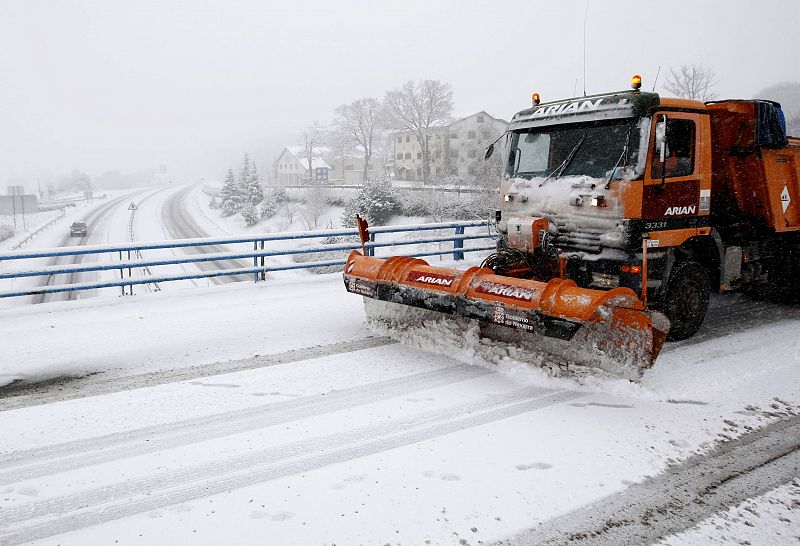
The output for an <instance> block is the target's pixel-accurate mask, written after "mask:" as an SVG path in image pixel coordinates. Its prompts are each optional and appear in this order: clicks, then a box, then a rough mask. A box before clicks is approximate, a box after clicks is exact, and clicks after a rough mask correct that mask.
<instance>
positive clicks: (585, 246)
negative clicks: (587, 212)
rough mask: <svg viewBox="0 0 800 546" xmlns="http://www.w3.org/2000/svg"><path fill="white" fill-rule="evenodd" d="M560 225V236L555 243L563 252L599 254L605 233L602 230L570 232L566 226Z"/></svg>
mask: <svg viewBox="0 0 800 546" xmlns="http://www.w3.org/2000/svg"><path fill="white" fill-rule="evenodd" d="M557 225H558V236H556V239H555V243H556V246H557V247H558V248H561V249H563V250H579V251H582V252H591V253H595V254H596V253H599V252H600V250H601V248H602V245H601V244H600V237H601V236H602V235H603V233H605V231H604V230H602V229H597V228H594V229H593V228H587V227H581V228H580V231H578V230H574V231H570V230H569V228H568V227H567V225H566V224H561V223H559V224H557Z"/></svg>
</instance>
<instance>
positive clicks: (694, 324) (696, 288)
mask: <svg viewBox="0 0 800 546" xmlns="http://www.w3.org/2000/svg"><path fill="white" fill-rule="evenodd" d="M710 292H711V289H710V286H709V282H708V273H707V272H706V270H705V268H704V267H703V266H701V265H700V264H698V263H697V262H691V261H687V262H678V263H677V264H675V267H674V269H673V270H672V275H671V276H670V279H669V282H668V284H667V293H666V299H665V301H664V309H663V311H664V314H665V315H667V318H668V319H669V321H670V323H671V327H670V330H669V335H668V336H667V339H668V340H669V341H680V340H682V339H686V338H690V337H692V336H693V335H694V334H695V333H696V332H697V330H699V329H700V325H701V324H703V320H704V319H705V318H706V312H707V311H708V298H709V294H710Z"/></svg>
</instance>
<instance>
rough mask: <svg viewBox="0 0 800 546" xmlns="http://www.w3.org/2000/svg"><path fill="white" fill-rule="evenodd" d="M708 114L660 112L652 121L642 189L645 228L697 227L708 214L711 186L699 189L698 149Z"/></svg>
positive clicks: (699, 164) (700, 158)
mask: <svg viewBox="0 0 800 546" xmlns="http://www.w3.org/2000/svg"><path fill="white" fill-rule="evenodd" d="M704 123H705V124H706V125H707V124H708V116H707V115H706V116H704V115H701V114H698V113H691V112H659V113H657V114H656V115H655V116H653V123H652V124H651V131H650V141H649V142H650V143H649V146H650V148H649V151H648V165H647V167H646V169H645V176H644V187H643V191H642V219H643V220H645V228H646V229H647V230H648V231H661V230H671V229H681V228H690V227H697V226H698V222H697V217H698V215H707V214H708V211H709V204H710V189H705V190H703V192H702V193H701V179H702V177H701V173H702V172H703V169H702V162H703V160H704V154H702V153H699V151H700V150H702V149H703V148H702V147H701V144H702V142H701V135H702V134H703V133H704V132H705V131H704V129H705V127H704Z"/></svg>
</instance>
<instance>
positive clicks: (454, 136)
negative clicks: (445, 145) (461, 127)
mask: <svg viewBox="0 0 800 546" xmlns="http://www.w3.org/2000/svg"><path fill="white" fill-rule="evenodd" d="M450 138H452V139H456V138H458V133H450Z"/></svg>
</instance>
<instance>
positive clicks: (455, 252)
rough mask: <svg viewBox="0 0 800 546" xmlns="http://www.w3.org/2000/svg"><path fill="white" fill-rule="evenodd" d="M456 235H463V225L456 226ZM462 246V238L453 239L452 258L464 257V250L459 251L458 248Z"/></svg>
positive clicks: (459, 258)
mask: <svg viewBox="0 0 800 546" xmlns="http://www.w3.org/2000/svg"><path fill="white" fill-rule="evenodd" d="M456 235H464V226H458V227H457V228H456ZM463 248H464V239H456V240H455V241H453V259H454V260H463V259H464V252H463V251H459V250H458V249H463Z"/></svg>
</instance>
